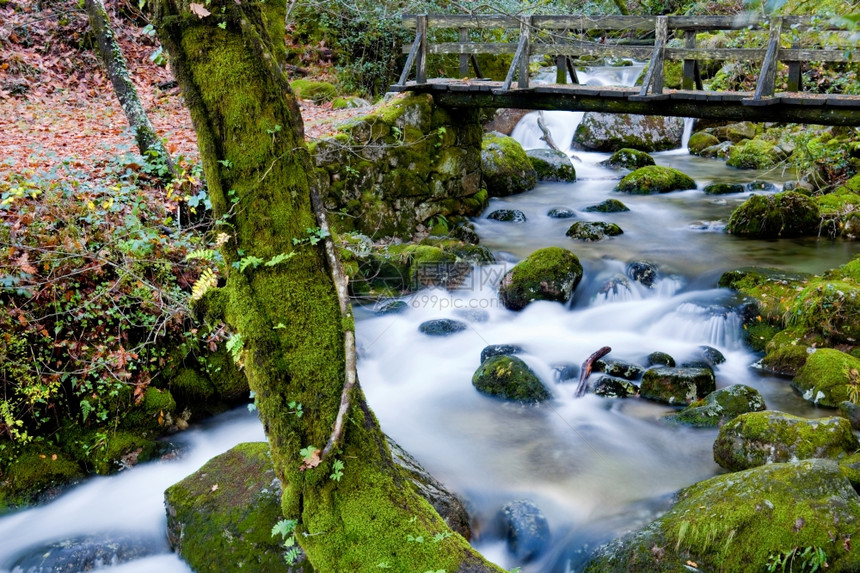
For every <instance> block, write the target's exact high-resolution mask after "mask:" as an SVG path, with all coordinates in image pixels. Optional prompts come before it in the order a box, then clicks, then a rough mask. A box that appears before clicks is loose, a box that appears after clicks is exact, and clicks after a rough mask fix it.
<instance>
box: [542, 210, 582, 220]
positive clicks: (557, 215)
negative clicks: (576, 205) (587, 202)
mask: <svg viewBox="0 0 860 573" xmlns="http://www.w3.org/2000/svg"><path fill="white" fill-rule="evenodd" d="M546 216H547V217H552V218H553V219H570V218H572V217H576V211H574V210H573V209H566V208H564V207H554V208H552V209H550V210H549V211H547V214H546Z"/></svg>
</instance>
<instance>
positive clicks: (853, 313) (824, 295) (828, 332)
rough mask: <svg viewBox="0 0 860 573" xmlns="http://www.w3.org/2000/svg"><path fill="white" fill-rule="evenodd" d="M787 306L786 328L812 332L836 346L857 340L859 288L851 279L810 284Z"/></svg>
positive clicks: (859, 331) (859, 306) (840, 278)
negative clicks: (790, 327)
mask: <svg viewBox="0 0 860 573" xmlns="http://www.w3.org/2000/svg"><path fill="white" fill-rule="evenodd" d="M790 302H791V304H790V306H789V308H788V311H787V313H786V324H787V325H788V326H796V327H802V328H814V329H816V330H817V331H818V332H820V333H821V334H823V335H824V336H826V337H828V338H829V339H830V340H831V341H832V342H833V343H835V344H851V345H855V344H857V341H858V340H860V287H858V286H857V282H855V281H853V280H851V278H850V277H838V278H837V279H836V280H829V279H816V280H812V281H810V282H809V284H807V285H806V286H805V287H804V288H803V290H801V291H800V292H799V293H795V296H794V297H793V298H792V299H791V301H790Z"/></svg>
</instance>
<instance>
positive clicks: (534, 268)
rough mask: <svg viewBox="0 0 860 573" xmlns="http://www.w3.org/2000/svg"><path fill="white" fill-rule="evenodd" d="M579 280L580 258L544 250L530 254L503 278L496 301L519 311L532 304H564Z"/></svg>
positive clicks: (563, 252)
mask: <svg viewBox="0 0 860 573" xmlns="http://www.w3.org/2000/svg"><path fill="white" fill-rule="evenodd" d="M580 280H582V265H581V264H580V262H579V258H578V257H577V256H576V255H575V254H574V253H573V252H572V251H569V250H567V249H562V248H561V247H547V248H545V249H539V250H537V251H535V252H533V253H532V254H531V255H529V256H528V257H526V258H525V259H523V260H522V261H520V262H519V263H517V264H516V265H515V266H514V268H512V269H511V270H510V271H508V272H507V273H506V274H505V276H504V277H503V278H502V282H501V284H500V285H499V298H500V299H501V301H502V304H503V305H505V308H508V309H510V310H522V309H523V308H525V306H526V305H527V304H529V303H530V302H532V301H535V300H549V301H554V302H567V301H568V300H570V297H571V295H572V294H573V291H574V289H575V288H576V285H578V284H579V281H580Z"/></svg>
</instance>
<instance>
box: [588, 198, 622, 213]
mask: <svg viewBox="0 0 860 573" xmlns="http://www.w3.org/2000/svg"><path fill="white" fill-rule="evenodd" d="M629 210H630V208H629V207H628V206H627V205H625V204H624V203H622V202H621V201H619V200H618V199H607V200H605V201H601V202H600V203H598V204H597V205H591V206H590V207H586V208H585V211H586V212H587V213H624V212H626V211H629Z"/></svg>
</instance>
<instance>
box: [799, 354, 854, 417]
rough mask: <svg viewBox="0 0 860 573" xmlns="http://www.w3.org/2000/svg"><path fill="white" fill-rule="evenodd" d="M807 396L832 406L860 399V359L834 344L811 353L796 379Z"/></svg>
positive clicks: (814, 400) (812, 400) (818, 402)
mask: <svg viewBox="0 0 860 573" xmlns="http://www.w3.org/2000/svg"><path fill="white" fill-rule="evenodd" d="M791 385H792V386H794V387H795V388H796V389H797V390H798V391H799V392H800V393H801V394H803V397H804V398H805V399H806V400H809V401H810V402H813V403H815V404H820V405H822V406H827V407H829V408H838V407H839V404H840V403H841V402H844V401H846V400H850V401H853V402H860V359H857V358H855V357H853V356H851V355H850V354H846V353H844V352H841V351H839V350H835V349H833V348H820V349H818V350H816V351H815V352H813V353H811V354H808V355H807V358H806V363H805V364H804V365H803V366H802V367H801V368H800V369H799V370H798V371H797V376H795V377H794V380H792V382H791Z"/></svg>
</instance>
